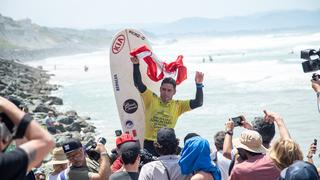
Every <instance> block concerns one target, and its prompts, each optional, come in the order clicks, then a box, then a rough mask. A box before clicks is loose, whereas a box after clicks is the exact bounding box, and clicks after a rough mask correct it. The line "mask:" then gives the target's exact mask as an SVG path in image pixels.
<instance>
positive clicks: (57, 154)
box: [49, 147, 68, 165]
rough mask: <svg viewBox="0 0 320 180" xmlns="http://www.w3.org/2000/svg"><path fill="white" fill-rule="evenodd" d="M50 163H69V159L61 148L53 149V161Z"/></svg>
mask: <svg viewBox="0 0 320 180" xmlns="http://www.w3.org/2000/svg"><path fill="white" fill-rule="evenodd" d="M49 163H50V164H52V165H55V164H66V163H68V160H67V157H66V155H65V154H64V152H63V149H62V148H61V147H60V148H54V149H53V151H52V160H51V161H50V162H49Z"/></svg>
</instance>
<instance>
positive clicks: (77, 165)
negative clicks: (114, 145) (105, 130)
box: [58, 138, 111, 180]
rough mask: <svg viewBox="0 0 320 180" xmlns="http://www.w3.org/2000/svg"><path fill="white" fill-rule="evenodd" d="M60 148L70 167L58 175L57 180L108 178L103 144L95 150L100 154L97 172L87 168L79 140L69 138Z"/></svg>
mask: <svg viewBox="0 0 320 180" xmlns="http://www.w3.org/2000/svg"><path fill="white" fill-rule="evenodd" d="M62 148H63V151H64V153H65V154H66V156H67V159H68V160H69V163H70V164H71V166H70V167H68V168H67V169H66V170H64V171H63V172H61V173H60V174H59V177H58V180H98V179H107V178H108V177H109V176H110V174H111V173H110V162H109V158H108V156H107V150H106V148H105V147H104V145H103V144H101V143H98V144H97V147H96V149H95V150H96V151H97V152H98V153H99V154H100V159H99V164H100V167H99V171H98V172H94V171H93V170H92V169H90V168H89V167H88V165H87V160H86V156H85V151H84V149H83V147H82V144H81V142H80V141H79V140H76V139H72V138H71V139H69V140H68V141H67V142H65V143H64V144H63V145H62Z"/></svg>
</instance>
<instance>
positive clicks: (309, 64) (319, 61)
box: [301, 49, 320, 73]
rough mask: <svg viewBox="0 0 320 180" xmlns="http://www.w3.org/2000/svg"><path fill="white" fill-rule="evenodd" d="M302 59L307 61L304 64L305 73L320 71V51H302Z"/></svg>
mask: <svg viewBox="0 0 320 180" xmlns="http://www.w3.org/2000/svg"><path fill="white" fill-rule="evenodd" d="M301 59H305V60H307V61H304V62H302V68H303V72H305V73H308V72H313V71H317V70H319V69H320V49H319V50H318V51H316V50H314V49H305V50H302V51H301Z"/></svg>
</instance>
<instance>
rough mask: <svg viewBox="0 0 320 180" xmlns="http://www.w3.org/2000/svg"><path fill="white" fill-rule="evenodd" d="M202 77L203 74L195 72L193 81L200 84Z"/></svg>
mask: <svg viewBox="0 0 320 180" xmlns="http://www.w3.org/2000/svg"><path fill="white" fill-rule="evenodd" d="M203 76H204V74H203V73H202V72H199V71H196V75H195V78H194V80H195V81H196V83H197V84H202V82H203Z"/></svg>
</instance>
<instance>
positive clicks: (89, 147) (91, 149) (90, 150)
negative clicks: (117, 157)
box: [84, 137, 107, 162]
mask: <svg viewBox="0 0 320 180" xmlns="http://www.w3.org/2000/svg"><path fill="white" fill-rule="evenodd" d="M98 142H99V143H101V144H103V145H105V144H106V142H107V140H106V139H105V138H103V137H100V138H99V139H98ZM96 147H97V142H94V141H93V140H90V141H89V142H88V143H87V144H86V145H85V146H84V149H85V152H86V154H87V155H88V157H89V158H90V159H92V160H94V161H97V162H98V160H99V159H100V153H99V152H97V151H96V150H95V148H96Z"/></svg>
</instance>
